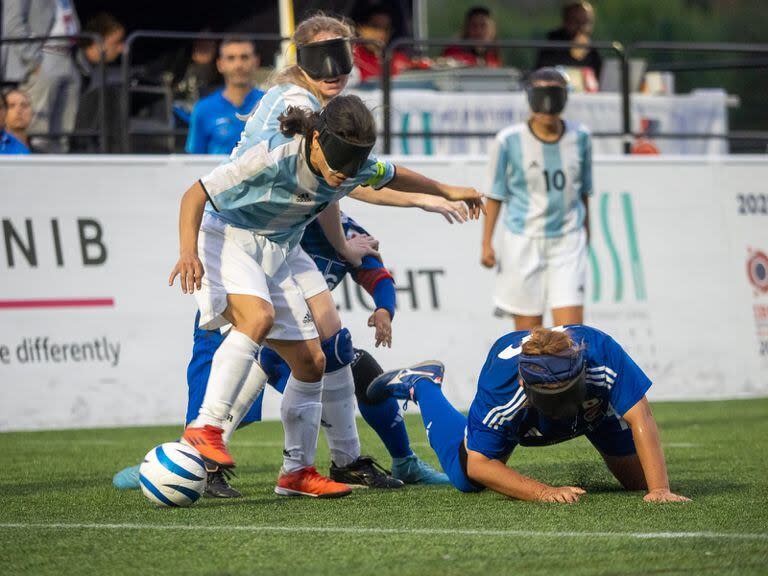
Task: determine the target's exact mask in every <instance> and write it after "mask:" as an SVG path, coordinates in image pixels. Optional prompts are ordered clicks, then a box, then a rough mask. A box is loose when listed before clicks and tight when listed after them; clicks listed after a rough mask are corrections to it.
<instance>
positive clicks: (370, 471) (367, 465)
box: [330, 456, 405, 489]
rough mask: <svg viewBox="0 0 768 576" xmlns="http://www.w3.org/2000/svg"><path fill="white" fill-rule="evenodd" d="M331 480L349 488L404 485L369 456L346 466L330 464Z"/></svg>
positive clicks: (359, 458)
mask: <svg viewBox="0 0 768 576" xmlns="http://www.w3.org/2000/svg"><path fill="white" fill-rule="evenodd" d="M330 477H331V480H334V481H336V482H342V483H344V484H348V485H349V486H350V487H351V488H385V489H388V488H402V487H403V486H405V483H404V482H403V481H402V480H398V479H397V478H393V477H392V473H391V472H390V471H389V470H386V469H385V468H383V467H382V466H381V465H380V464H378V463H377V462H376V460H374V459H373V458H371V457H370V456H360V457H358V459H357V460H355V461H354V462H351V463H349V464H348V465H347V466H336V464H334V463H333V462H331V473H330Z"/></svg>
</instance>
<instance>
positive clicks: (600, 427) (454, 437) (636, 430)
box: [368, 325, 688, 502]
mask: <svg viewBox="0 0 768 576" xmlns="http://www.w3.org/2000/svg"><path fill="white" fill-rule="evenodd" d="M443 372H444V368H443V365H442V364H441V363H440V362H437V361H430V362H423V363H421V364H419V365H416V366H412V367H410V368H406V369H404V370H395V371H392V372H387V373H385V374H382V375H381V376H379V377H378V378H376V379H375V380H374V381H373V382H372V383H371V385H370V386H369V387H368V396H369V397H370V398H371V399H372V400H377V399H380V398H385V397H390V396H391V397H395V398H401V399H405V400H413V401H415V402H417V403H418V404H419V408H420V409H421V416H422V419H423V420H424V426H425V427H426V429H427V433H428V436H429V442H430V445H431V446H432V449H433V450H434V451H435V453H436V454H437V457H438V459H439V460H440V464H441V465H442V467H443V470H445V472H446V473H447V474H448V477H449V478H450V480H451V483H452V484H453V485H454V486H455V487H456V488H457V489H459V490H461V491H462V492H478V491H480V490H483V489H485V488H490V489H491V490H494V491H496V492H499V493H501V494H504V495H506V496H511V497H513V498H518V499H520V500H536V501H541V502H576V501H578V499H579V497H580V496H581V495H582V494H584V493H585V491H584V490H583V489H582V488H577V487H575V486H549V485H547V484H544V483H542V482H539V481H538V480H534V479H533V478H529V477H527V476H523V475H522V474H520V473H519V472H516V471H515V470H514V469H512V468H510V467H508V466H507V465H506V463H507V460H508V459H509V457H510V455H511V454H512V451H513V450H514V449H515V447H516V446H517V445H518V444H519V445H522V446H545V445H549V444H557V443H559V442H564V441H565V440H570V439H571V438H575V437H577V436H581V435H585V436H586V437H587V439H588V440H589V441H590V442H591V443H592V444H593V445H594V446H595V448H597V450H598V451H599V452H600V455H601V456H602V457H603V459H604V460H605V463H606V464H607V465H608V468H609V469H610V471H611V472H612V473H613V475H614V476H615V477H616V479H617V480H618V481H619V482H620V483H621V484H622V486H624V488H626V489H627V490H647V494H646V495H645V498H644V499H645V500H646V501H648V502H682V501H687V500H688V498H686V497H684V496H679V495H677V494H673V493H672V492H671V491H670V489H669V481H668V479H667V467H666V464H665V462H664V453H663V451H662V449H661V441H660V439H659V431H658V428H657V427H656V421H655V420H654V418H653V414H651V409H650V407H649V405H648V401H647V399H646V397H645V393H646V392H647V391H648V389H649V388H650V387H651V381H650V380H649V379H648V377H647V376H646V375H645V374H644V373H643V371H642V370H641V369H640V368H639V367H638V366H637V364H635V363H634V361H633V360H632V359H631V358H630V357H629V355H628V354H627V353H626V352H625V351H624V350H623V349H622V348H621V346H619V345H618V344H617V343H616V342H615V341H614V340H613V339H612V338H611V337H610V336H608V335H607V334H604V333H603V332H600V331H599V330H597V329H595V328H590V327H588V326H582V325H573V326H567V327H558V328H554V329H552V330H549V329H545V328H534V329H533V330H532V331H530V332H528V331H520V332H512V333H510V334H507V335H506V336H503V337H502V338H500V339H499V340H498V341H497V342H496V343H495V344H494V345H493V347H492V348H491V351H490V352H489V353H488V358H487V359H486V361H485V365H484V366H483V369H482V372H481V373H480V378H479V382H478V388H477V393H476V395H475V399H474V400H473V402H472V406H471V407H470V410H469V415H468V416H467V417H465V416H464V415H463V414H461V413H460V412H458V411H457V410H456V409H455V408H454V407H453V406H451V404H450V403H449V402H448V400H446V399H445V397H444V396H443V393H442V391H441V389H440V384H441V382H442V379H443Z"/></svg>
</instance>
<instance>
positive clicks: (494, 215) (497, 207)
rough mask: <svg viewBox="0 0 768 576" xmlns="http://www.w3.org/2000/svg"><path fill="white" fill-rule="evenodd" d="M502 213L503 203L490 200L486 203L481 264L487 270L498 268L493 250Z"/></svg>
mask: <svg viewBox="0 0 768 576" xmlns="http://www.w3.org/2000/svg"><path fill="white" fill-rule="evenodd" d="M499 212H501V201H499V200H495V199H493V198H488V199H487V200H486V201H485V221H484V223H483V244H482V253H481V255H480V263H481V264H482V265H483V266H485V267H486V268H493V267H494V266H496V252H494V250H493V231H494V230H495V229H496V221H497V220H498V219H499Z"/></svg>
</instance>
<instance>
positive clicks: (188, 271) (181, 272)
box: [168, 253, 204, 294]
mask: <svg viewBox="0 0 768 576" xmlns="http://www.w3.org/2000/svg"><path fill="white" fill-rule="evenodd" d="M203 274H204V272H203V263H202V262H200V258H198V257H197V254H192V253H187V254H182V255H181V256H179V261H178V262H176V266H174V267H173V270H172V271H171V276H170V277H169V278H168V286H173V282H174V280H176V276H180V278H179V280H180V282H181V291H182V292H184V294H192V293H193V292H194V291H195V288H197V289H198V290H200V288H201V286H202V281H203Z"/></svg>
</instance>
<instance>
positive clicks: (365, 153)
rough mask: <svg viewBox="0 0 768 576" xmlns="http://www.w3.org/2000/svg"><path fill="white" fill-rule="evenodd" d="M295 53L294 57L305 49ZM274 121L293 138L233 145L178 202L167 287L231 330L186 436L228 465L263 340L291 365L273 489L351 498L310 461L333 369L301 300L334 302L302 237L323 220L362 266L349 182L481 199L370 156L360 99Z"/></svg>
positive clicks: (339, 344) (472, 202)
mask: <svg viewBox="0 0 768 576" xmlns="http://www.w3.org/2000/svg"><path fill="white" fill-rule="evenodd" d="M338 48H339V47H338V46H333V47H330V49H338ZM348 48H349V46H348V43H347V46H346V50H347V51H348ZM324 49H326V50H327V49H329V47H328V46H327V45H326V46H324ZM299 52H300V55H299V60H300V61H301V59H302V56H301V47H299ZM347 72H348V70H347ZM280 121H281V134H280V136H281V140H284V139H285V137H290V138H291V139H290V140H289V141H288V142H287V143H276V142H274V141H273V139H272V138H270V139H269V140H262V139H259V140H258V141H256V140H254V141H248V140H246V141H245V142H241V143H240V144H239V145H238V147H237V148H236V149H235V150H234V151H233V153H232V156H231V157H230V160H229V162H227V163H226V164H223V165H222V166H219V167H218V168H216V169H215V170H214V171H213V172H211V173H210V174H209V175H208V176H206V177H204V178H202V179H201V180H200V181H198V182H197V183H196V184H194V185H193V186H192V187H190V189H189V190H188V191H187V192H186V193H185V195H184V198H183V199H182V206H181V216H180V238H181V255H180V258H179V261H178V263H177V265H176V266H175V267H174V269H173V271H172V273H171V277H170V282H171V283H172V281H173V280H174V279H175V277H176V276H177V275H179V276H180V277H181V286H182V291H183V292H185V293H187V292H190V293H195V296H196V300H197V303H198V307H199V309H200V315H201V318H200V327H201V328H204V329H211V330H212V329H215V328H218V327H221V326H223V325H225V324H227V323H229V324H232V325H233V328H232V329H231V330H230V331H229V333H228V335H227V338H226V339H225V340H224V342H223V343H222V345H221V346H220V347H219V348H218V350H217V351H216V353H215V355H214V358H213V362H212V367H211V374H210V378H209V381H208V387H207V390H206V394H205V397H204V399H203V403H202V406H201V409H200V413H199V415H198V417H197V419H196V421H195V423H194V424H193V425H191V426H189V427H187V429H186V430H185V432H184V436H183V437H184V440H185V441H187V442H188V443H190V444H191V445H193V446H195V447H196V448H197V449H198V451H200V452H201V454H202V455H203V456H204V457H205V458H207V459H208V460H210V461H212V462H214V463H216V464H218V465H220V466H224V467H228V466H234V461H233V459H232V457H231V455H230V454H229V452H228V450H227V448H226V446H225V444H224V442H223V440H222V433H223V428H222V426H223V425H224V422H225V421H226V420H227V419H228V418H229V416H230V409H231V407H232V405H233V402H234V400H235V399H236V398H237V396H238V393H239V392H240V391H241V389H242V387H243V384H244V383H245V382H246V381H248V380H250V378H249V373H251V372H257V373H260V378H262V379H266V378H265V376H266V375H264V374H263V370H262V369H261V367H260V366H259V364H258V362H254V357H255V356H257V355H258V352H259V350H260V349H261V345H262V343H263V342H264V341H265V340H267V341H268V342H269V345H270V347H271V348H272V349H274V350H276V351H277V352H278V353H279V354H280V356H281V357H282V358H283V359H284V360H285V361H286V362H287V363H288V364H289V366H290V367H291V375H290V377H289V379H288V383H287V385H286V390H285V393H284V396H283V402H282V408H281V415H282V418H283V427H284V431H285V444H286V447H285V450H284V464H283V469H282V470H281V473H280V476H279V478H278V485H277V487H276V489H275V491H276V493H278V494H281V495H310V496H323V497H331V496H343V495H346V494H348V493H349V489H348V487H347V486H346V485H345V484H342V483H340V482H334V481H332V480H330V479H328V478H325V477H323V476H321V475H320V474H318V473H317V471H316V469H315V468H314V467H313V466H312V464H313V462H314V453H315V449H316V442H317V432H318V427H319V425H320V412H321V403H320V396H321V389H322V388H323V387H324V386H325V385H326V382H327V380H326V378H328V377H329V376H331V374H330V373H329V374H326V376H325V377H323V373H324V371H325V366H326V357H327V356H328V355H327V354H324V353H323V350H322V347H321V346H320V340H319V338H318V332H317V330H316V328H315V324H316V323H317V324H318V325H320V324H321V323H322V319H319V318H318V315H317V314H311V313H310V307H308V304H310V303H311V301H312V299H313V298H315V297H318V298H322V299H323V300H324V301H328V300H330V301H331V302H332V299H330V296H329V294H328V291H327V286H326V285H325V281H324V279H323V278H322V275H321V274H320V273H319V272H318V270H317V268H316V267H315V266H314V263H313V262H312V260H311V259H309V257H308V256H307V255H306V253H305V252H304V251H303V250H301V248H300V246H298V243H299V240H300V238H301V234H302V232H303V230H304V228H305V227H306V226H307V224H309V222H311V221H312V220H313V219H315V218H316V217H319V222H320V224H321V226H322V227H323V232H324V234H325V236H326V237H327V238H328V240H329V242H331V244H332V245H333V246H334V248H335V249H336V250H337V251H338V252H339V254H341V255H342V256H343V257H344V258H345V260H347V261H349V262H351V263H352V264H353V265H359V264H360V263H361V261H362V256H364V255H365V254H374V255H375V254H376V252H375V250H373V248H372V246H371V245H370V244H367V243H366V240H365V239H363V242H354V240H355V239H352V240H349V241H347V240H346V239H345V237H344V234H343V230H342V227H341V222H340V218H339V208H338V203H337V201H338V200H339V199H340V198H343V197H344V196H345V195H347V194H349V192H350V191H351V190H352V189H353V188H355V187H357V186H360V185H364V186H371V187H373V188H380V187H383V186H384V185H389V187H391V188H393V189H396V190H401V191H405V192H420V193H426V194H433V195H438V196H443V197H445V198H448V199H450V200H454V201H464V202H466V203H467V205H468V206H469V209H470V216H472V217H476V216H477V215H478V214H479V212H480V211H481V209H482V201H481V196H480V195H479V194H478V193H477V191H476V190H474V189H470V188H460V187H453V186H447V185H444V184H440V183H438V182H435V181H433V180H430V179H428V178H425V177H423V176H421V175H419V174H416V173H414V172H412V171H410V170H407V169H405V168H403V167H397V168H395V167H394V166H393V165H391V164H389V163H387V162H379V161H377V160H376V159H375V158H371V157H369V155H370V151H371V149H372V147H373V144H374V143H375V127H374V122H373V117H372V116H371V113H370V111H369V110H368V109H367V108H366V107H365V105H364V104H363V103H362V101H361V100H360V99H359V98H357V97H354V96H338V97H336V98H334V99H333V100H331V101H330V102H329V103H328V105H327V106H326V107H325V108H324V109H323V111H322V113H318V112H309V111H307V110H304V109H300V108H296V107H290V108H289V109H288V110H287V111H286V112H285V113H284V114H283V115H281V118H280ZM204 215H205V218H203V216H204ZM198 233H199V238H198ZM198 240H199V241H198ZM198 247H199V251H198ZM204 271H205V273H204ZM318 277H319V280H318ZM320 284H322V286H321V285H320ZM325 309H326V310H327V309H329V307H327V306H326V307H325ZM333 309H334V311H335V307H334V308H333ZM313 317H314V318H313ZM345 340H346V342H345ZM348 340H349V337H348V333H347V335H346V338H345V335H344V334H339V335H338V337H337V341H336V343H335V346H336V348H337V350H339V353H338V354H336V357H337V359H338V360H340V361H343V358H342V356H343V354H341V352H342V349H343V348H346V347H347V342H348ZM340 364H341V362H340ZM342 367H343V366H342ZM321 380H322V381H323V384H322V385H321ZM350 380H351V379H350ZM352 386H353V384H352ZM338 409H339V411H344V412H345V413H351V417H349V418H348V419H347V421H348V422H350V423H351V424H350V428H351V429H349V430H346V433H347V434H348V435H349V437H350V439H352V438H353V439H354V441H355V443H356V444H358V445H359V440H358V439H357V432H356V428H354V426H355V423H354V412H353V409H354V408H353V406H352V407H350V406H349V405H348V404H344V405H342V406H338Z"/></svg>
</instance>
